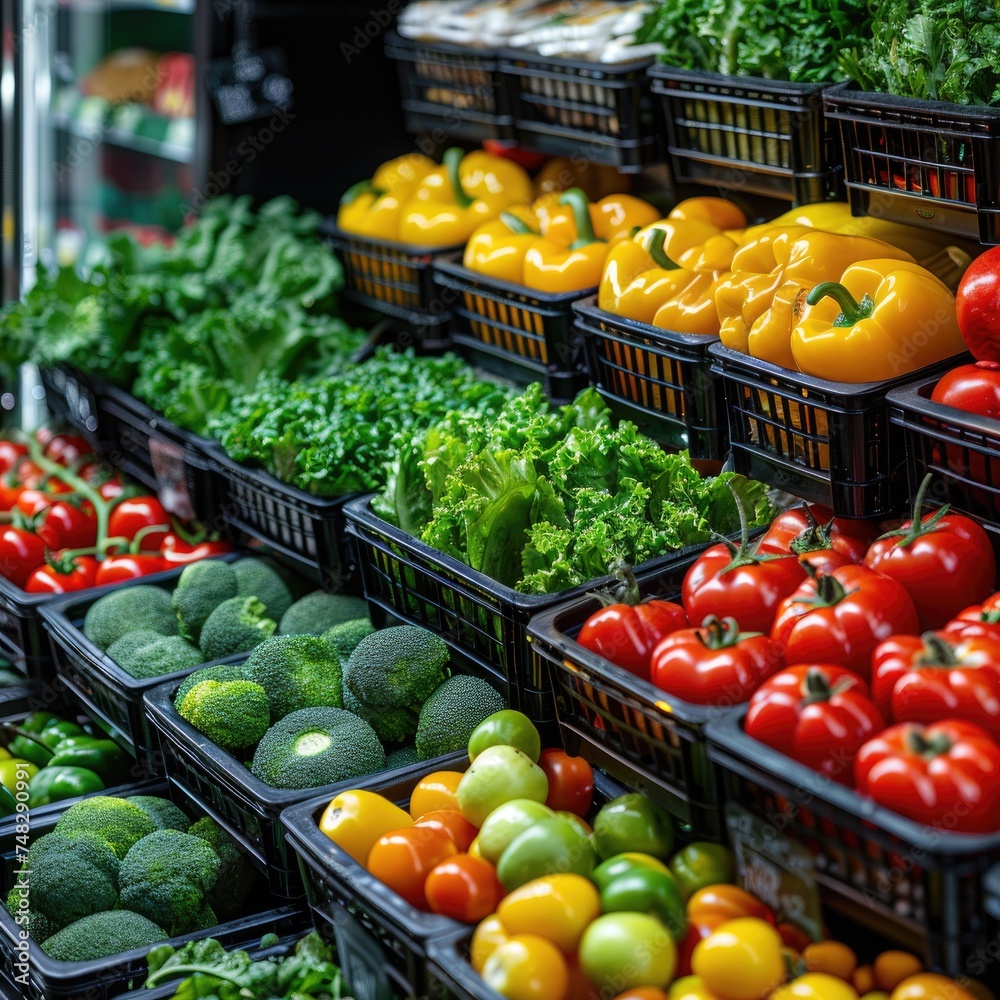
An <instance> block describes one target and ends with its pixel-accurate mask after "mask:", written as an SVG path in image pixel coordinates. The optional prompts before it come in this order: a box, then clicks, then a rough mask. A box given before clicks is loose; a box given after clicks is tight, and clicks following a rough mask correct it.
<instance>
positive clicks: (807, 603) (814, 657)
mask: <svg viewBox="0 0 1000 1000" xmlns="http://www.w3.org/2000/svg"><path fill="white" fill-rule="evenodd" d="M916 631H917V612H916V609H915V608H914V606H913V601H911V600H910V597H909V595H908V594H907V592H906V591H905V590H904V589H903V587H902V586H901V585H900V584H898V583H897V582H896V581H895V580H893V579H890V578H889V577H887V576H882V575H881V574H880V573H875V572H873V571H872V570H870V569H866V568H865V567H864V566H844V567H842V568H841V569H837V570H834V571H833V572H832V573H827V574H822V575H820V576H817V577H816V578H815V579H810V580H806V581H805V582H804V583H803V584H802V585H801V586H800V587H799V589H798V590H796V591H795V593H794V594H792V596H791V597H788V598H786V599H785V600H784V601H782V603H781V606H780V607H779V608H778V615H777V618H776V619H775V622H774V627H773V628H772V629H771V638H772V639H773V640H774V642H775V644H776V645H777V646H778V649H779V650H780V651H782V652H783V653H784V656H785V662H786V663H791V664H795V663H820V662H822V663H835V664H837V665H839V666H841V667H847V669H848V670H853V671H854V672H855V673H857V674H860V675H861V676H862V677H867V676H868V674H869V671H870V664H871V655H872V652H873V650H874V649H875V647H876V646H877V645H878V644H879V643H880V642H882V641H883V640H885V639H888V638H889V636H891V635H906V634H909V633H912V632H916Z"/></svg>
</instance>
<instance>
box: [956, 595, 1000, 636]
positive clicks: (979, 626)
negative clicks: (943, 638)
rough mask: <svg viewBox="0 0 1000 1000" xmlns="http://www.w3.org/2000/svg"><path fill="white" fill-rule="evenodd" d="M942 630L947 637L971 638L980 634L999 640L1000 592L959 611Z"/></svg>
mask: <svg viewBox="0 0 1000 1000" xmlns="http://www.w3.org/2000/svg"><path fill="white" fill-rule="evenodd" d="M942 631H943V632H945V633H946V634H947V635H948V636H949V637H954V636H962V637H963V638H966V639H972V638H979V637H980V636H982V637H983V638H986V639H996V640H997V641H1000V594H993V595H992V596H991V597H987V598H986V600H985V601H983V603H982V604H973V605H972V606H971V607H968V608H966V609H965V610H964V611H959V613H958V614H957V615H955V617H954V618H952V620H951V621H950V622H948V624H947V625H945V627H944V628H943V629H942Z"/></svg>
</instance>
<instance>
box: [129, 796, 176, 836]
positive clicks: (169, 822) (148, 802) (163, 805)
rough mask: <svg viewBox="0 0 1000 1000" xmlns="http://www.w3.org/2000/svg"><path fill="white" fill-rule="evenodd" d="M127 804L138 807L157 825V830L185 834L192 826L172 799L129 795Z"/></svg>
mask: <svg viewBox="0 0 1000 1000" xmlns="http://www.w3.org/2000/svg"><path fill="white" fill-rule="evenodd" d="M125 801H126V802H131V803H132V804H133V805H136V806H138V807H139V808H140V809H141V810H142V811H143V812H144V813H145V814H146V815H147V816H148V817H149V818H150V819H151V820H152V821H153V823H154V824H155V825H156V829H157V830H180V831H181V833H184V832H185V831H186V830H187V828H188V827H189V826H190V825H191V820H190V819H188V817H187V813H185V812H184V810H183V809H181V807H180V806H176V805H174V804H173V802H171V801H170V799H163V798H160V796H159V795H128V796H126V797H125Z"/></svg>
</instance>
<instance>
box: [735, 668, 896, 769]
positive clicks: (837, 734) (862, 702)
mask: <svg viewBox="0 0 1000 1000" xmlns="http://www.w3.org/2000/svg"><path fill="white" fill-rule="evenodd" d="M743 728H744V730H745V731H746V733H747V735H748V736H752V737H753V738H754V739H755V740H760V741H761V743H766V744H767V745H768V746H770V747H774V749H775V750H780V751H781V752H782V753H783V754H786V755H787V756H789V757H791V758H793V759H794V760H797V761H799V762H800V763H802V764H805V765H806V767H811V768H812V769H813V770H814V771H819V772H820V773H822V774H825V775H827V776H828V777H830V778H832V779H833V780H834V781H837V782H840V783H841V784H845V785H849V784H850V783H851V763H852V762H853V760H854V755H855V754H856V753H857V751H858V747H860V746H861V745H862V744H863V743H864V742H865V741H866V740H868V739H870V738H871V737H872V736H874V735H875V733H877V732H878V731H879V730H880V729H881V728H882V717H881V716H880V715H879V711H878V709H877V708H876V707H875V703H874V702H873V701H872V700H871V699H870V698H869V697H868V687H867V685H866V684H865V682H864V681H863V680H862V679H861V678H860V677H859V676H858V675H857V674H854V673H851V671H850V670H845V669H844V668H843V667H840V666H837V665H836V664H815V665H805V664H803V665H800V666H795V667H789V668H788V669H787V670H783V671H782V672H781V673H780V674H775V675H774V677H772V678H771V679H770V680H767V681H765V682H764V683H763V684H762V685H761V686H760V688H758V689H757V693H756V694H755V695H754V696H753V697H752V698H751V699H750V707H749V708H748V709H747V715H746V720H745V721H744V723H743Z"/></svg>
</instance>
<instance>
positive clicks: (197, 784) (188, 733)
mask: <svg viewBox="0 0 1000 1000" xmlns="http://www.w3.org/2000/svg"><path fill="white" fill-rule="evenodd" d="M178 686H179V684H178V682H177V681H175V680H171V681H168V682H167V683H166V684H161V685H160V686H158V687H156V688H153V689H152V690H150V691H148V692H147V693H146V695H145V709H146V714H147V717H148V719H149V721H150V723H151V725H152V726H153V728H154V729H155V730H156V733H157V735H158V737H159V740H158V742H159V746H160V749H161V751H162V754H163V762H164V766H165V768H166V772H167V777H168V778H169V779H170V780H171V781H172V782H173V783H174V784H175V785H177V786H178V788H180V789H181V790H182V791H183V792H184V794H185V795H186V796H187V797H188V798H190V799H191V800H192V801H193V802H196V803H197V804H198V806H199V807H200V808H201V809H203V810H204V811H205V812H206V813H208V814H209V815H210V816H211V817H212V818H213V819H214V820H215V821H216V822H217V823H218V824H219V825H220V826H223V827H225V829H226V830H228V832H229V833H230V834H231V835H232V836H233V837H235V838H236V839H237V840H238V841H239V842H240V843H241V844H242V845H243V846H244V847H245V848H246V849H247V851H248V852H249V853H250V854H252V855H253V856H254V857H255V858H256V859H257V860H258V861H259V862H260V864H261V865H262V866H264V867H265V868H266V870H267V873H268V880H269V882H270V885H271V891H272V892H274V893H276V894H277V895H280V896H288V897H296V896H301V895H302V893H303V889H302V882H301V879H300V876H299V869H298V865H297V863H296V861H295V858H294V856H293V855H292V853H291V851H290V850H289V848H288V844H287V842H286V840H285V830H284V827H283V826H282V825H281V821H280V815H281V812H282V810H283V809H286V808H288V807H289V806H293V805H296V804H297V803H299V802H303V801H304V800H306V799H313V798H315V797H316V796H317V795H326V797H327V800H328V801H329V800H330V799H332V798H333V797H334V796H335V795H336V794H338V793H339V792H342V791H344V790H346V789H348V788H355V787H358V783H359V782H361V783H364V782H366V781H369V780H371V778H372V777H373V776H371V775H366V776H364V777H359V778H350V779H348V780H346V781H342V782H338V783H336V784H332V785H321V786H319V787H316V788H304V789H299V790H290V789H281V788H274V787H273V786H272V785H269V784H267V782H265V781H261V780H260V779H259V778H256V777H254V775H253V774H251V772H250V770H249V768H247V767H244V766H243V763H242V762H241V761H238V760H236V759H235V758H234V757H233V755H232V754H230V753H227V752H226V751H225V750H222V749H221V748H220V747H218V746H216V745H215V744H214V743H213V742H212V741H211V740H210V739H208V738H207V737H205V736H204V735H203V734H202V733H200V732H199V731H198V730H197V729H195V728H194V726H192V725H191V724H190V723H188V722H186V721H185V720H184V719H182V718H181V717H180V716H179V715H178V714H177V711H176V710H175V709H174V696H175V695H176V693H177V688H178ZM453 756H454V755H453ZM463 757H465V754H464V753H463V754H459V755H457V758H456V759H460V758H463ZM443 760H445V761H450V760H451V758H450V757H448V758H443ZM441 766H442V767H446V766H447V765H445V764H443V763H442V765H441ZM415 769H421V770H425V769H426V767H425V765H422V764H421V765H410V766H409V767H407V768H397V769H396V770H395V771H385V772H383V775H384V778H385V780H390V779H391V778H392V777H393V776H396V775H399V776H403V775H406V774H408V773H409V772H410V771H413V770H415Z"/></svg>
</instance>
